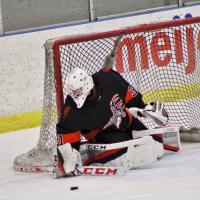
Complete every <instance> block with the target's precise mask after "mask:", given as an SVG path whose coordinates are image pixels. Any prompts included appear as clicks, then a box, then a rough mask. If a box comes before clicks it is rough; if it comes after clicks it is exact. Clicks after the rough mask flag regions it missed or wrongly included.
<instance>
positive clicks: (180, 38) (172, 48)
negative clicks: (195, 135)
mask: <svg viewBox="0 0 200 200" xmlns="http://www.w3.org/2000/svg"><path fill="white" fill-rule="evenodd" d="M120 35H123V38H122V40H121V42H120V44H119V46H118V48H117V55H116V60H115V63H114V69H115V70H116V71H118V72H119V73H120V74H121V75H122V76H123V77H124V78H125V79H126V80H127V81H128V82H129V83H131V84H132V85H133V86H134V87H135V88H136V89H137V90H138V91H140V92H141V93H142V94H143V97H144V101H145V102H149V101H162V102H164V103H165V108H166V110H167V112H168V114H169V120H168V125H172V126H179V127H184V128H185V129H186V130H189V129H195V130H198V128H199V127H200V106H199V104H200V17H196V18H190V19H185V20H177V21H170V22H163V23H156V24H148V25H140V26H136V27H129V28H126V29H120V30H115V31H110V32H104V33H95V34H89V35H79V36H72V37H63V38H58V39H53V40H48V41H47V42H46V44H45V54H46V68H45V80H44V102H43V118H42V126H41V129H40V138H39V141H38V144H37V146H36V147H35V148H34V149H33V150H31V151H29V152H28V153H26V154H23V155H20V156H21V157H20V156H18V164H19V165H20V162H21V163H22V162H24V163H25V164H23V165H24V166H26V165H31V164H29V163H28V161H25V160H26V159H28V158H30V155H31V156H32V157H33V158H34V155H37V154H38V149H39V150H41V151H42V152H48V151H49V149H52V148H53V147H54V146H55V145H56V130H55V126H56V123H57V120H58V119H59V116H60V113H61V108H62V105H63V103H64V99H65V97H66V95H67V93H66V87H65V85H66V76H67V74H68V73H69V72H70V71H71V70H72V69H73V68H75V67H80V68H82V69H84V70H86V71H87V73H88V74H90V75H92V74H93V73H95V72H97V71H98V70H99V69H100V68H101V67H102V65H103V63H104V59H105V57H106V56H107V55H108V54H109V53H110V51H111V49H112V47H113V43H114V41H115V40H116V38H117V37H118V36H120ZM144 123H145V124H146V126H148V127H149V128H153V127H154V126H155V124H154V123H153V122H152V121H151V120H146V121H144ZM32 157H31V158H32ZM36 159H37V158H36ZM15 161H16V160H15ZM34 165H39V164H38V163H37V162H36V163H35V164H34ZM29 167H30V166H29Z"/></svg>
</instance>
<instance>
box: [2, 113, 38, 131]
mask: <svg viewBox="0 0 200 200" xmlns="http://www.w3.org/2000/svg"><path fill="white" fill-rule="evenodd" d="M41 121H42V111H41V110H39V111H33V112H26V113H21V114H16V115H10V116H5V117H0V133H7V132H12V131H18V130H22V129H28V128H33V127H38V126H40V125H41Z"/></svg>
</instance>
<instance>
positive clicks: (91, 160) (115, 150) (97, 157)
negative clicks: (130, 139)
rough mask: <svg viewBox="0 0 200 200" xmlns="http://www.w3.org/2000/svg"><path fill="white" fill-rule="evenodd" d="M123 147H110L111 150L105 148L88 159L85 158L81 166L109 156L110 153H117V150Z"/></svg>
mask: <svg viewBox="0 0 200 200" xmlns="http://www.w3.org/2000/svg"><path fill="white" fill-rule="evenodd" d="M122 149H123V148H119V149H111V150H107V151H104V152H102V153H100V154H98V155H96V156H94V157H92V158H90V159H88V160H86V161H85V162H84V163H83V166H88V165H89V164H90V163H91V162H94V161H96V160H100V159H102V158H105V157H107V156H110V155H113V154H115V153H117V152H118V151H120V150H122Z"/></svg>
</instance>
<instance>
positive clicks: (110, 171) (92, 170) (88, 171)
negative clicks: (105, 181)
mask: <svg viewBox="0 0 200 200" xmlns="http://www.w3.org/2000/svg"><path fill="white" fill-rule="evenodd" d="M117 172H118V168H107V167H84V169H83V174H85V175H116V174H117Z"/></svg>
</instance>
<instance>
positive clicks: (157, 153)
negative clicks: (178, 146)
mask: <svg viewBox="0 0 200 200" xmlns="http://www.w3.org/2000/svg"><path fill="white" fill-rule="evenodd" d="M133 141H134V148H129V155H128V157H129V159H130V169H133V168H138V167H144V166H147V165H151V164H153V163H155V162H156V161H157V158H158V157H161V156H162V155H163V154H164V150H163V145H162V144H160V143H158V142H156V141H155V140H153V138H152V137H151V136H145V137H142V138H139V139H135V140H133ZM137 142H138V144H137Z"/></svg>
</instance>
